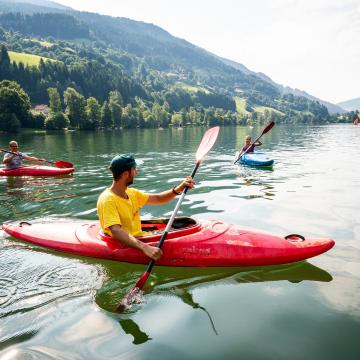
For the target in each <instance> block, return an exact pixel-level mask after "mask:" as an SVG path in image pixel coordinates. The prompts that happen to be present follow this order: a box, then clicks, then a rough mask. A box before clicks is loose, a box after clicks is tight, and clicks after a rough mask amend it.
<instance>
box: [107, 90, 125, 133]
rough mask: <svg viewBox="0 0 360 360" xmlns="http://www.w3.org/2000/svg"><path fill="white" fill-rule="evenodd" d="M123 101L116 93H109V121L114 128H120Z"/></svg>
mask: <svg viewBox="0 0 360 360" xmlns="http://www.w3.org/2000/svg"><path fill="white" fill-rule="evenodd" d="M122 106H123V99H122V96H121V94H120V93H119V92H118V91H110V93H109V108H110V112H111V120H112V123H113V125H114V126H115V127H116V128H119V127H121V126H122V124H121V115H122V109H121V108H122Z"/></svg>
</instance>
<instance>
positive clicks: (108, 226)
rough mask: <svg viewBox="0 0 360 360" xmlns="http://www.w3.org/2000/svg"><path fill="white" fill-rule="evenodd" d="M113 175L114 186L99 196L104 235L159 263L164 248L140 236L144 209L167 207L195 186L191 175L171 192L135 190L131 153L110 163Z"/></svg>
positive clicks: (99, 211) (100, 218)
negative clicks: (138, 237)
mask: <svg viewBox="0 0 360 360" xmlns="http://www.w3.org/2000/svg"><path fill="white" fill-rule="evenodd" d="M110 170H111V172H112V174H113V182H112V185H111V187H109V188H107V189H105V190H104V191H103V192H102V193H101V194H100V196H99V198H98V202H97V211H98V215H99V220H100V225H101V228H102V230H103V231H104V233H106V234H108V235H110V236H112V238H113V239H115V240H117V241H119V242H121V243H122V244H124V245H125V246H129V247H133V248H135V249H138V250H141V251H142V252H143V253H144V254H145V255H146V256H148V257H149V258H151V259H153V260H158V259H159V258H160V257H161V255H162V251H161V249H159V248H157V247H154V246H150V245H148V244H146V243H143V242H142V241H140V240H139V239H137V238H136V236H140V235H142V230H141V220H140V212H139V210H140V208H142V207H143V206H144V205H145V204H165V203H167V202H169V201H170V200H172V199H174V197H175V196H176V195H180V194H181V192H182V191H183V190H184V189H185V188H186V187H189V188H190V189H192V188H193V187H194V182H193V180H192V178H191V176H188V177H187V178H186V179H185V180H184V181H183V182H182V183H181V184H180V185H178V186H174V187H173V188H172V189H171V190H167V191H164V192H162V193H158V194H148V193H145V192H142V191H140V190H137V189H134V188H128V186H129V185H131V184H132V183H133V181H134V178H135V176H136V175H137V171H136V162H135V159H134V158H133V156H131V155H129V154H125V155H117V156H115V157H114V158H113V159H112V160H111V163H110Z"/></svg>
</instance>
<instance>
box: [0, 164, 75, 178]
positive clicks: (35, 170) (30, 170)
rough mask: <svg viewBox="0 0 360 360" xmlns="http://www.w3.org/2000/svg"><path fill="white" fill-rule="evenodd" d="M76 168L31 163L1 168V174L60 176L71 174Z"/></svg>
mask: <svg viewBox="0 0 360 360" xmlns="http://www.w3.org/2000/svg"><path fill="white" fill-rule="evenodd" d="M74 170H75V169H74V168H73V167H70V168H57V167H53V166H43V165H31V166H21V167H18V168H15V169H5V168H2V169H0V176H58V175H66V174H71V173H72V172H73V171H74Z"/></svg>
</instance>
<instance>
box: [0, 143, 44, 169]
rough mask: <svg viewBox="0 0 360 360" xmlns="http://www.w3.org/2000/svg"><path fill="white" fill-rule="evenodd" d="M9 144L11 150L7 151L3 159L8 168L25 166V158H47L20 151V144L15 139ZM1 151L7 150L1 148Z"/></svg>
mask: <svg viewBox="0 0 360 360" xmlns="http://www.w3.org/2000/svg"><path fill="white" fill-rule="evenodd" d="M9 146H10V151H11V152H7V153H6V154H5V155H4V159H3V164H5V167H6V168H7V169H16V168H19V167H21V166H23V165H22V162H23V160H29V161H39V162H43V161H46V160H45V159H38V158H37V157H34V156H29V155H26V154H23V153H21V152H19V145H18V143H17V142H16V141H15V140H12V141H10V142H9ZM0 151H2V152H5V150H3V149H0Z"/></svg>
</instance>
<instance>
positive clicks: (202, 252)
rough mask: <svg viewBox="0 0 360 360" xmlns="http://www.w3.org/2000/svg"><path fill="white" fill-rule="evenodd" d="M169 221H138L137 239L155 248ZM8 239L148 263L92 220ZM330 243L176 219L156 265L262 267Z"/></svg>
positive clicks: (12, 227) (27, 227) (24, 229)
mask: <svg viewBox="0 0 360 360" xmlns="http://www.w3.org/2000/svg"><path fill="white" fill-rule="evenodd" d="M167 221H168V219H157V220H148V221H143V222H142V227H143V230H145V231H146V230H147V231H151V232H154V231H155V232H159V233H158V234H156V233H155V234H154V233H149V235H148V236H143V237H141V238H140V239H141V240H142V241H144V242H146V243H149V244H151V245H153V246H156V245H157V243H158V241H159V239H160V237H161V234H160V233H161V231H163V230H164V228H165V226H166V223H167ZM3 229H4V230H5V231H6V232H7V233H8V234H10V235H12V236H13V237H15V238H17V239H21V240H23V241H26V242H30V243H33V244H36V245H40V246H44V247H46V248H50V249H54V250H58V251H63V252H67V253H73V254H78V255H84V256H91V257H97V258H103V259H112V260H118V261H124V262H130V263H137V264H147V263H148V261H149V259H148V258H147V257H146V256H145V255H143V253H142V252H140V251H139V250H136V249H132V248H128V247H124V246H123V245H122V244H120V243H118V242H117V241H115V240H113V239H112V238H111V237H109V236H106V235H104V234H103V233H102V232H101V231H100V226H99V223H98V222H97V221H90V222H86V223H78V222H66V223H45V224H39V223H37V224H30V223H27V222H21V223H20V224H4V225H3ZM334 244H335V242H334V240H331V239H305V238H304V237H303V236H301V235H295V234H291V235H287V236H285V237H281V236H276V235H272V234H268V233H263V232H260V231H256V230H247V229H242V228H240V227H238V226H236V225H229V224H225V223H223V222H221V221H196V220H194V219H192V218H188V217H183V218H177V219H176V220H175V221H174V224H173V230H171V231H170V232H169V234H168V237H167V238H166V241H165V243H164V246H163V252H164V254H163V256H162V257H161V258H160V260H158V261H157V264H158V265H165V266H264V265H277V264H286V263H292V262H297V261H302V260H305V259H308V258H311V257H313V256H316V255H319V254H322V253H324V252H325V251H327V250H329V249H331V248H332V247H333V246H334Z"/></svg>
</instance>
